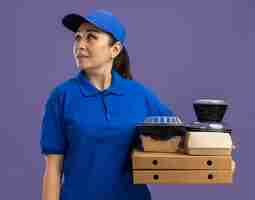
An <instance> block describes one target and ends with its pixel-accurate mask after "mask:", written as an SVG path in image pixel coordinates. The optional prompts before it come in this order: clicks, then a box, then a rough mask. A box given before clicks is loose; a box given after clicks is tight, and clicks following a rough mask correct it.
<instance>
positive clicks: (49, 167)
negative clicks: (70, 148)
mask: <svg viewBox="0 0 255 200" xmlns="http://www.w3.org/2000/svg"><path fill="white" fill-rule="evenodd" d="M62 171H63V155H48V156H45V170H44V175H43V184H42V185H43V186H42V200H59V199H60V189H61V180H62Z"/></svg>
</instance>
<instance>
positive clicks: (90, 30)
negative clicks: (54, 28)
mask: <svg viewBox="0 0 255 200" xmlns="http://www.w3.org/2000/svg"><path fill="white" fill-rule="evenodd" d="M82 32H85V33H89V32H95V33H100V31H99V30H97V29H93V28H90V29H87V30H86V31H77V33H82Z"/></svg>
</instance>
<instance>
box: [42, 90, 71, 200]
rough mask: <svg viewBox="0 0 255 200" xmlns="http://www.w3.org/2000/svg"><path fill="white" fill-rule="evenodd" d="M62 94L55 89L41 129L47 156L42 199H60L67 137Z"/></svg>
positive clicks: (44, 151)
mask: <svg viewBox="0 0 255 200" xmlns="http://www.w3.org/2000/svg"><path fill="white" fill-rule="evenodd" d="M62 102H63V101H62V95H61V94H60V93H59V92H58V90H54V91H53V92H52V93H51V95H50V97H49V98H48V101H47V103H46V107H45V113H44V116H43V121H42V130H41V139H40V145H41V153H42V154H43V155H44V158H45V170H44V174H43V184H42V200H59V199H60V189H61V183H62V174H63V159H64V155H65V150H66V144H67V139H66V137H65V134H64V127H63V110H62V105H63V103H62Z"/></svg>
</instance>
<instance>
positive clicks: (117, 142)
mask: <svg viewBox="0 0 255 200" xmlns="http://www.w3.org/2000/svg"><path fill="white" fill-rule="evenodd" d="M63 25H64V26H65V27H66V28H68V29H69V30H71V31H73V32H74V34H75V36H74V46H73V54H74V58H75V61H76V64H77V67H78V69H79V72H78V73H77V75H75V76H74V77H72V78H70V79H68V80H66V81H64V82H63V83H61V84H59V85H58V86H56V87H55V88H54V89H53V90H52V92H51V94H50V95H49V97H48V100H47V103H46V105H45V112H44V116H43V121H42V131H41V139H40V145H41V152H42V154H43V155H44V157H45V171H44V176H43V187H42V199H43V200H59V199H60V200H103V199H108V200H150V199H151V195H150V192H149V190H148V187H147V185H144V184H140V185H136V184H133V182H132V172H131V159H130V153H131V150H132V147H133V144H134V142H135V141H136V139H137V138H138V135H137V134H136V132H135V125H136V123H138V122H142V121H143V120H144V119H145V117H147V116H151V115H168V116H171V115H174V113H173V112H172V111H171V110H170V109H169V108H168V107H166V106H165V105H164V104H162V103H161V102H160V101H159V99H158V98H157V97H156V96H155V95H154V93H153V92H152V91H151V90H149V89H148V88H146V87H144V86H143V85H142V84H141V83H139V82H137V81H134V80H132V75H131V73H130V66H129V58H128V54H127V49H126V47H125V44H124V41H125V37H126V32H125V28H124V26H123V25H122V24H121V23H120V21H119V20H118V19H117V17H115V16H114V15H112V13H110V12H108V11H105V10H95V11H93V12H91V13H90V14H89V15H87V16H84V17H82V16H80V15H77V14H69V15H67V16H65V17H64V18H63Z"/></svg>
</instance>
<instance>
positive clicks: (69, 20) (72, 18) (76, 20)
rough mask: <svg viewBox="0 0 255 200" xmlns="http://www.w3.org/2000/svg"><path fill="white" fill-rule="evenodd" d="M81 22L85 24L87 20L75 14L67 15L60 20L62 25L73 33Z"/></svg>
mask: <svg viewBox="0 0 255 200" xmlns="http://www.w3.org/2000/svg"><path fill="white" fill-rule="evenodd" d="M83 22H87V20H86V19H85V18H84V17H82V16H80V15H77V14H69V15H66V16H65V17H64V18H63V19H62V24H63V25H64V26H65V27H66V28H68V29H69V30H71V31H73V32H76V31H77V30H78V28H79V27H80V25H81V24H82V23H83Z"/></svg>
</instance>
